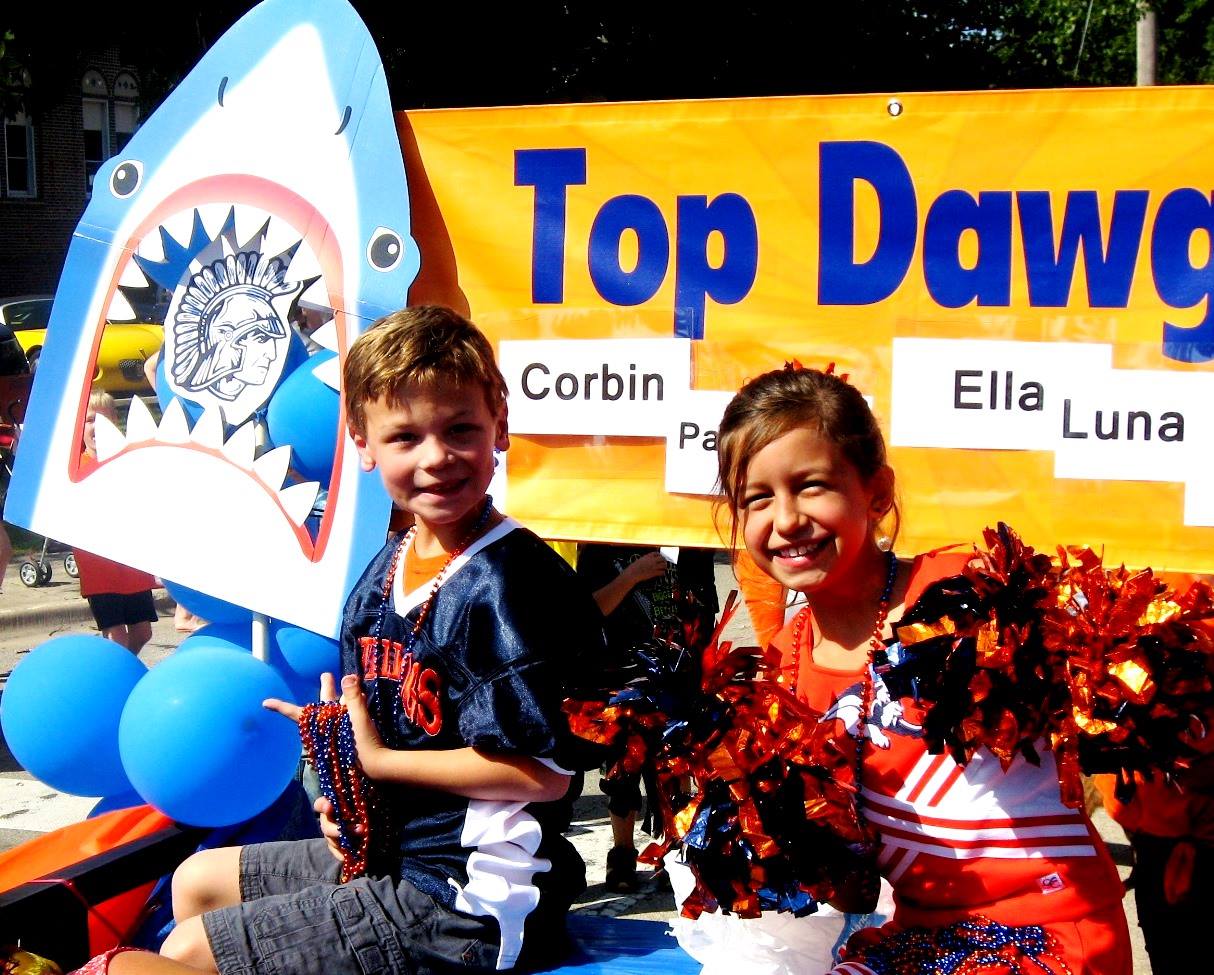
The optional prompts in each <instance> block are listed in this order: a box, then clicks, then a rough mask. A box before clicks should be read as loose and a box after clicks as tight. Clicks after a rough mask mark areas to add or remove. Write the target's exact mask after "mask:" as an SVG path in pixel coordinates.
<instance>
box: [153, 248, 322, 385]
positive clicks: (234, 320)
mask: <svg viewBox="0 0 1214 975" xmlns="http://www.w3.org/2000/svg"><path fill="white" fill-rule="evenodd" d="M285 274H286V262H284V261H283V260H282V259H281V258H279V257H265V256H263V255H262V254H260V253H258V252H257V251H244V252H242V253H239V254H231V255H228V256H227V257H225V258H224V259H223V260H219V261H215V262H213V263H211V264H209V265H207V266H206V267H203V268H202V269H201V270H199V271H198V272H197V273H195V274H194V275H192V276H191V278H190V282H189V284H188V285H187V286H186V289H185V294H184V295H183V297H182V299H181V302H180V305H179V306H178V308H177V313H176V315H175V316H174V319H173V338H174V344H173V361H172V363H170V364H169V368H170V369H171V372H172V377H173V380H174V381H175V382H176V383H177V385H178V386H180V387H181V388H182V389H185V390H189V391H191V392H202V391H204V390H205V391H207V392H209V393H211V394H212V395H213V396H215V397H217V398H218V399H222V400H227V401H231V400H234V399H236V397H237V396H239V395H240V394H241V393H242V392H243V391H244V390H245V389H246V388H247V387H249V386H260V385H262V384H263V383H265V381H266V379H267V378H268V376H269V374H270V371H271V367H272V366H273V364H274V362H275V360H276V359H278V357H279V356H280V355H282V354H283V351H284V349H283V346H284V344H285V340H286V339H287V337H288V334H289V333H288V330H287V327H286V325H285V324H284V322H283V318H282V315H280V314H279V312H278V310H277V309H276V308H275V304H274V303H275V302H276V301H278V300H280V299H283V298H287V299H289V298H292V297H294V295H295V294H296V293H297V292H298V291H299V290H300V288H301V287H302V284H301V283H300V282H288V281H284V276H285Z"/></svg>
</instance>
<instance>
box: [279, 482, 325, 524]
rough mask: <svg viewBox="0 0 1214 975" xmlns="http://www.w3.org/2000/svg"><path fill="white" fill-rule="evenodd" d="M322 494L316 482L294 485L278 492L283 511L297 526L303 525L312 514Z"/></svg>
mask: <svg viewBox="0 0 1214 975" xmlns="http://www.w3.org/2000/svg"><path fill="white" fill-rule="evenodd" d="M319 493H320V485H319V484H317V483H316V482H315V481H307V482H305V483H303V484H292V485H291V486H290V487H287V488H283V489H282V490H281V491H279V492H278V500H279V502H280V503H281V504H282V507H283V510H284V511H285V512H286V513H287V517H288V518H290V519H291V520H292V521H293V522H295V524H297V525H302V524H303V523H304V521H305V520H307V517H308V515H310V514H311V513H312V507H313V505H315V504H316V496H317V494H319Z"/></svg>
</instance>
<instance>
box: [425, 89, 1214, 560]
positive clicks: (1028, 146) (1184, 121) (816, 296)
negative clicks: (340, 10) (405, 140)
mask: <svg viewBox="0 0 1214 975" xmlns="http://www.w3.org/2000/svg"><path fill="white" fill-rule="evenodd" d="M1212 110H1214V91H1212V90H1210V89H1206V88H1168V89H1138V90H1100V91H1037V92H998V93H988V92H984V93H965V94H906V95H898V96H888V95H880V96H877V95H873V96H838V97H834V96H832V97H814V98H770V99H747V100H737V101H709V102H665V103H641V104H594V105H561V106H544V107H529V108H504V109H477V110H453V111H434V112H412V113H409V121H410V122H411V123H412V127H413V131H414V133H415V135H416V140H417V146H418V148H419V150H420V155H421V159H422V161H423V163H424V166H425V170H426V173H427V174H428V176H429V180H430V183H431V185H432V186H433V191H434V196H435V198H436V200H437V203H438V209H439V210H440V211H441V214H442V218H443V220H444V221H445V223H446V227H447V230H448V232H449V234H450V238H451V241H452V243H453V245H454V252H455V263H456V265H457V267H458V273H459V282H460V286H461V287H462V289H463V292H464V293H465V294H466V295H467V298H468V301H469V304H470V306H471V312H472V316H473V318H474V320H476V321H477V322H478V324H480V325H481V326H482V327H483V328H485V329H486V331H487V332H488V333H489V334H490V335H491V337H493V338H494V339H495V340H496V341H497V343H498V348H499V355H500V357H501V359H502V363H503V368H504V371H505V372H506V376H507V381H508V383H509V384H510V387H511V397H510V410H511V428H512V435H513V446H512V448H511V450H510V452H509V454H508V466H507V470H508V487H507V497H506V499H505V504H506V506H507V508H508V509H509V510H510V512H511V513H512V514H514V515H515V516H517V517H519V518H520V519H521V520H523V521H524V522H525V523H527V524H528V525H530V526H531V527H532V528H534V529H535V530H536V531H538V532H539V533H541V534H543V535H546V536H549V537H554V538H575V539H596V540H607V541H638V542H647V543H654V544H659V543H660V544H683V545H719V544H722V541H721V536H720V535H719V534H718V532H717V530H716V529H715V528H714V526H713V521H712V498H711V497H710V495H711V493H712V483H711V469H712V466H713V464H714V463H715V460H714V455H715V449H714V448H715V434H714V433H713V431H714V430H715V426H714V424H715V422H716V420H717V419H719V416H720V410H721V409H722V408H723V406H724V403H725V402H726V401H727V400H728V394H729V392H730V391H732V390H734V389H736V388H737V386H738V385H739V384H740V383H741V382H742V381H743V380H744V379H745V378H746V377H747V376H751V375H755V374H757V373H759V372H761V371H764V370H767V369H770V368H774V367H777V366H780V365H781V364H783V363H784V362H785V361H786V360H789V359H792V358H797V359H799V360H801V361H802V362H803V363H805V364H807V365H814V364H821V365H825V364H826V363H828V362H835V363H836V364H837V368H839V369H840V370H841V371H844V372H848V373H850V375H851V378H852V381H853V382H854V383H855V384H856V385H857V386H858V387H859V388H860V389H861V390H862V391H863V392H865V393H866V394H867V395H869V396H871V398H872V402H873V404H874V406H875V409H876V411H877V413H878V415H879V416H880V417H881V418H882V422H883V424H884V428H885V430H886V432H887V436H888V438H889V441H890V444H891V452H892V458H893V464H894V467H895V469H896V471H897V475H898V482H899V489H900V495H901V500H902V506H903V509H904V515H905V517H904V521H903V530H902V538H901V539H900V541H899V547H900V548H901V549H903V550H921V549H926V548H929V547H934V546H937V545H942V544H947V543H951V542H955V541H958V540H969V539H974V538H976V537H977V535H978V533H979V531H980V530H981V528H982V527H984V526H986V525H989V524H992V523H994V522H995V521H997V520H1001V519H1002V520H1004V521H1007V522H1009V523H1011V524H1012V525H1014V526H1015V527H1016V528H1017V529H1018V530H1019V531H1020V532H1021V533H1022V534H1023V535H1024V537H1025V538H1026V540H1027V541H1029V542H1031V543H1032V544H1035V545H1037V546H1039V547H1044V548H1046V549H1047V550H1050V549H1052V547H1053V546H1054V545H1055V544H1058V543H1065V544H1090V545H1092V546H1094V547H1096V548H1101V547H1103V548H1104V549H1105V551H1106V554H1107V557H1108V558H1109V559H1110V560H1111V561H1125V562H1128V563H1130V564H1151V565H1155V566H1157V567H1159V568H1169V569H1177V570H1187V571H1209V570H1210V569H1211V568H1212V566H1211V562H1212V561H1214V557H1212V555H1211V552H1214V475H1212V474H1211V473H1209V467H1210V465H1209V464H1208V463H1207V462H1206V460H1205V458H1206V457H1208V456H1209V450H1210V448H1211V447H1214V433H1212V431H1211V423H1210V421H1209V420H1208V419H1207V416H1208V414H1209V412H1210V411H1209V410H1208V409H1206V408H1205V404H1206V403H1208V402H1214V395H1212V394H1214V372H1212V370H1214V365H1212V364H1211V360H1212V359H1214V320H1212V319H1211V314H1212V313H1211V310H1210V308H1209V296H1210V294H1211V293H1212V292H1214V262H1212V260H1211V235H1212V233H1214V203H1212V201H1211V181H1210V177H1209V175H1208V173H1209V171H1210V162H1211V158H1208V157H1214V147H1212V146H1211V142H1212V141H1214V135H1211V134H1210V131H1209V127H1208V125H1207V124H1206V120H1207V119H1208V118H1209V115H1210V112H1211V111H1212ZM424 273H425V267H424V266H423V274H424ZM658 340H661V341H658Z"/></svg>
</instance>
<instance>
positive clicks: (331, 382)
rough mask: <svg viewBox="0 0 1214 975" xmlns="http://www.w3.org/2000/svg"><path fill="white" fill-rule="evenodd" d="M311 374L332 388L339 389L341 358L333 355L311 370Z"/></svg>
mask: <svg viewBox="0 0 1214 975" xmlns="http://www.w3.org/2000/svg"><path fill="white" fill-rule="evenodd" d="M312 375H313V376H315V377H316V378H317V379H319V380H320V381H321V382H322V383H324V384H325V385H326V386H328V387H329V388H330V389H332V390H336V391H338V392H340V391H341V360H340V359H338V358H337V356H334V357H333V358H331V359H326V360H325V361H324V362H322V363H320V365H318V366H316V367H315V368H313V370H312Z"/></svg>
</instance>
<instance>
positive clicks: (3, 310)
mask: <svg viewBox="0 0 1214 975" xmlns="http://www.w3.org/2000/svg"><path fill="white" fill-rule="evenodd" d="M51 303H52V297H51V296H50V295H24V296H22V297H18V298H6V299H3V300H0V324H3V325H7V326H8V327H9V328H11V329H12V330H13V332H14V333H15V334H16V336H17V341H18V342H19V343H20V345H21V347H22V348H23V349H24V350H25V356H26V358H27V359H28V360H29V367H30V369H31V370H34V369H37V368H38V359H39V357H40V356H41V355H42V346H43V345H45V344H46V328H47V325H48V324H49V322H50V319H51ZM163 342H164V329H163V328H162V326H160V325H157V324H155V323H152V322H107V323H106V326H105V331H104V332H103V333H102V336H101V348H100V350H99V351H98V353H97V369H96V371H95V372H94V373H93V382H94V384H95V385H96V386H98V387H99V388H101V389H104V390H107V391H108V392H111V393H145V392H148V390H149V387H148V381H147V377H146V376H145V375H144V374H143V363H144V360H145V359H147V358H148V356H150V355H152V353H154V352H155V351H156V350H157V349H159V348H160V346H161V344H162V343H163Z"/></svg>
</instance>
